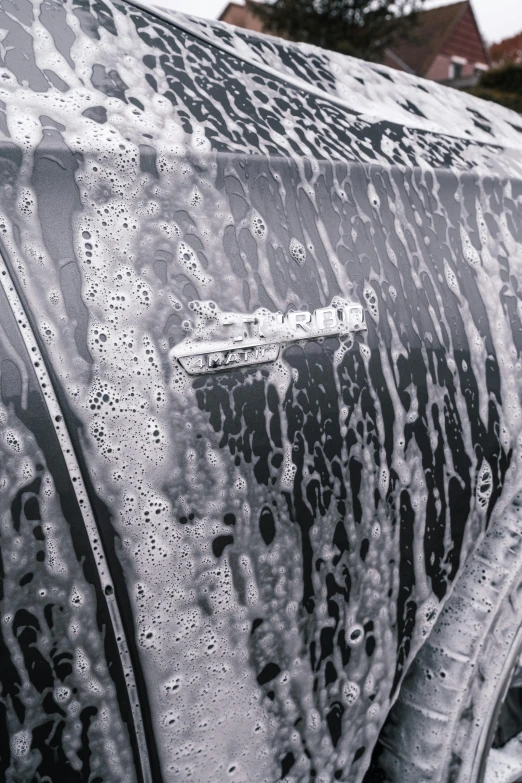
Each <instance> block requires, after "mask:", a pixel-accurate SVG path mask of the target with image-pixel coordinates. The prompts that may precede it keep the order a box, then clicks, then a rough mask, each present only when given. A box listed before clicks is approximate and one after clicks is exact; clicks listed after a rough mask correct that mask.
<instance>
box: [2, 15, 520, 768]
mask: <svg viewBox="0 0 522 783" xmlns="http://www.w3.org/2000/svg"><path fill="white" fill-rule="evenodd" d="M1 9H2V10H1V12H0V29H2V30H3V32H4V34H3V39H2V46H3V49H2V52H1V56H2V63H1V64H0V101H1V103H0V107H1V111H0V133H1V136H2V139H1V143H0V169H1V179H0V212H1V215H0V231H1V242H2V247H1V254H2V259H3V261H2V268H1V269H0V282H1V285H2V288H1V294H0V296H1V297H2V303H1V307H0V311H1V329H0V393H1V401H2V406H1V409H0V428H1V431H0V448H1V452H2V461H1V471H2V472H1V475H0V492H1V493H2V506H1V507H2V510H3V511H2V528H1V542H0V543H1V556H2V561H1V569H2V570H1V575H2V580H1V581H0V590H1V592H0V601H1V607H2V610H1V611H2V623H1V626H0V645H1V648H0V660H1V665H2V676H1V695H0V732H1V734H2V737H1V738H0V747H1V748H2V750H1V752H0V778H2V779H5V780H6V781H19V780H22V781H25V780H28V781H32V780H44V779H45V776H46V775H47V776H48V777H49V778H50V779H52V780H55V779H56V780H62V779H63V780H67V781H69V780H70V781H75V780H78V781H84V780H85V781H88V780H96V781H107V783H109V782H110V783H113V781H131V780H132V781H134V780H136V781H147V780H152V781H155V782H156V781H158V783H159V782H160V781H162V780H163V781H169V782H170V781H172V782H173V783H174V782H178V781H183V783H185V782H186V781H190V780H194V781H207V782H208V783H211V782H213V781H216V782H219V783H222V781H225V780H231V781H252V783H254V781H255V782H256V783H257V781H270V782H272V781H276V780H280V779H285V780H288V781H295V782H296V783H297V781H299V783H304V782H305V781H309V780H313V779H317V780H321V781H333V780H346V781H359V780H361V779H362V777H363V776H364V773H365V771H366V768H367V766H368V764H369V761H370V757H371V754H372V750H373V747H374V745H375V742H376V740H377V737H378V735H379V732H380V730H381V727H382V725H383V723H384V721H385V719H386V716H387V714H388V710H389V707H390V704H391V701H392V699H393V698H394V696H395V695H396V693H397V691H398V689H399V686H400V683H401V678H402V677H403V675H404V673H405V671H406V668H407V665H408V664H409V663H410V662H411V660H412V659H413V657H414V655H415V653H416V652H417V650H418V649H419V647H420V646H421V645H422V643H423V641H424V640H425V639H426V637H427V636H428V634H429V631H430V629H431V628H432V626H433V624H434V623H435V621H436V618H437V616H438V613H439V611H440V609H441V607H442V605H443V603H444V601H445V600H446V599H447V597H448V595H449V592H450V590H451V587H452V584H453V583H454V582H455V580H456V579H457V578H458V576H459V574H460V573H461V570H462V567H463V565H464V562H465V560H466V557H467V555H468V554H469V553H470V551H471V550H472V548H473V546H474V544H475V542H476V541H477V540H478V538H479V536H480V534H481V533H482V532H483V531H484V530H485V529H486V527H487V525H488V523H489V520H490V519H491V518H492V515H494V513H495V510H496V509H497V508H501V507H502V506H503V505H505V504H506V503H508V502H509V498H511V497H512V496H513V495H514V494H516V492H518V491H519V490H520V486H519V485H520V477H519V476H517V469H518V463H519V460H520V448H521V444H522V440H521V434H522V433H521V424H522V422H521V416H520V403H519V400H518V392H517V389H518V388H519V386H520V381H521V365H520V351H521V349H522V323H521V307H520V299H521V293H520V291H519V288H518V286H519V283H518V280H519V279H520V275H521V270H520V264H521V261H520V253H519V245H520V241H521V238H522V213H521V208H520V207H521V197H522V187H521V185H520V180H521V178H520V174H521V172H520V169H521V163H520V148H521V140H522V135H521V134H522V120H521V121H520V124H517V119H516V115H514V114H513V113H511V112H509V111H507V110H504V109H501V108H499V107H495V110H494V112H493V111H492V112H490V113H489V112H487V108H486V104H484V103H482V102H480V101H478V100H476V99H473V98H471V97H470V96H466V95H463V94H458V93H454V92H453V91H449V90H446V89H444V88H440V87H438V86H436V85H429V88H428V86H427V83H426V82H423V81H422V80H417V79H415V78H412V77H410V76H406V75H404V74H398V73H395V72H392V71H388V70H386V69H384V68H382V67H380V66H373V65H370V64H365V63H361V62H359V61H355V60H351V59H349V58H345V57H341V56H339V55H333V54H330V53H327V52H324V51H322V50H319V49H314V48H312V47H304V46H299V45H292V44H288V43H284V42H281V41H278V40H277V39H268V38H264V37H262V36H256V35H254V34H246V33H240V32H238V31H235V32H234V31H233V30H231V29H230V28H227V27H226V26H223V25H219V24H217V23H216V24H211V23H206V22H201V21H198V20H195V19H190V18H185V17H172V19H171V20H170V21H169V20H168V19H165V18H160V17H159V16H157V15H154V14H152V13H149V12H147V11H145V10H143V9H141V8H139V7H137V6H134V5H131V4H130V3H121V2H114V3H110V2H102V0H95V1H93V2H89V0H81V2H76V1H75V0H74V1H73V2H67V3H62V2H58V0H56V1H55V0H44V1H43V2H42V3H32V2H29V0H16V2H12V3H11V2H8V0H3V2H2V3H1ZM303 81H304V82H305V83H303ZM306 82H313V89H312V88H310V89H307V85H306ZM336 298H337V299H336ZM337 300H339V301H341V300H342V301H343V302H344V301H346V302H348V303H353V304H358V305H360V306H362V308H363V309H364V313H365V323H366V329H365V330H363V331H360V332H356V333H350V334H347V335H343V336H342V337H341V338H338V337H336V336H329V337H325V338H320V339H310V340H307V341H303V342H299V343H288V344H286V345H283V347H282V350H281V353H280V355H279V356H278V358H277V359H275V360H274V361H272V362H267V363H266V364H260V365H259V366H254V367H249V366H244V367H237V368H228V367H225V368H222V371H220V372H217V373H214V374H212V375H198V376H196V377H192V376H190V375H189V374H188V373H187V372H186V371H185V369H184V368H183V366H182V365H181V364H180V362H179V361H178V358H177V355H176V348H177V347H179V345H180V344H182V343H183V342H184V341H186V340H187V339H189V340H190V339H192V337H193V336H194V335H196V336H197V335H198V330H199V331H201V330H204V328H205V323H206V321H207V320H212V319H214V320H216V318H218V316H219V314H220V313H237V314H243V315H246V314H250V313H254V312H256V311H258V310H263V311H266V312H269V313H276V312H280V313H282V314H286V313H288V312H290V311H303V312H310V313H312V312H313V311H316V310H318V309H320V308H328V307H329V306H330V305H331V303H332V302H335V301H337ZM209 312H210V313H211V315H210V316H209ZM218 320H219V318H218ZM60 775H61V776H62V777H60Z"/></svg>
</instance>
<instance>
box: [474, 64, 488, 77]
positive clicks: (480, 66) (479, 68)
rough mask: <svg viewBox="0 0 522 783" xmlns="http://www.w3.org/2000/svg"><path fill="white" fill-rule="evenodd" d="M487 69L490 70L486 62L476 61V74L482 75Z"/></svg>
mask: <svg viewBox="0 0 522 783" xmlns="http://www.w3.org/2000/svg"><path fill="white" fill-rule="evenodd" d="M485 71H489V67H488V66H487V65H486V64H485V63H475V76H482V74H483V73H484V72H485Z"/></svg>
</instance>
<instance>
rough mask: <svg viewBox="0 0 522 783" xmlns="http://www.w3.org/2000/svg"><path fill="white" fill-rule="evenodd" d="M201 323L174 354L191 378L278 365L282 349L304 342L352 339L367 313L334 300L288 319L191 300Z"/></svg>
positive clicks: (353, 305)
mask: <svg viewBox="0 0 522 783" xmlns="http://www.w3.org/2000/svg"><path fill="white" fill-rule="evenodd" d="M191 308H192V310H193V311H194V313H195V316H196V323H195V325H194V326H192V327H191V324H189V322H186V323H185V328H187V330H191V333H190V336H187V337H186V338H185V339H184V340H183V341H182V342H181V343H178V345H176V346H175V348H174V349H173V350H172V355H173V356H174V357H175V358H176V359H177V360H178V361H179V363H180V364H181V366H182V367H183V369H184V370H186V371H187V372H188V373H189V374H190V375H199V374H202V373H209V372H223V371H224V370H229V369H232V368H234V367H247V366H250V365H255V364H265V363H267V362H274V361H275V360H276V359H277V358H278V356H279V351H280V349H281V346H282V345H284V344H286V343H291V342H297V341H300V340H312V339H317V338H320V337H334V336H342V335H348V334H349V333H351V332H361V331H364V330H365V329H366V322H365V319H364V310H363V308H362V307H361V305H359V304H352V303H350V302H346V301H345V300H343V299H340V298H338V297H335V298H334V300H333V301H332V304H331V305H330V306H329V307H320V308H319V309H317V310H314V311H313V312H311V313H310V312H308V311H306V310H299V311H290V312H289V313H287V314H286V315H283V314H282V313H272V312H271V311H270V310H266V309H264V308H260V309H259V310H256V311H255V313H252V314H251V315H243V314H241V313H223V312H220V311H219V310H218V308H217V307H216V305H215V304H214V302H191Z"/></svg>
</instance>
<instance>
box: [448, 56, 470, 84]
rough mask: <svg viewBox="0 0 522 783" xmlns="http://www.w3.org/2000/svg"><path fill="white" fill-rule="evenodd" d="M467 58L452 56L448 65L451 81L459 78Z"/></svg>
mask: <svg viewBox="0 0 522 783" xmlns="http://www.w3.org/2000/svg"><path fill="white" fill-rule="evenodd" d="M466 63H467V60H466V59H465V58H464V57H452V58H451V63H450V67H449V78H450V79H451V81H453V80H454V79H461V78H462V72H463V68H464V66H465V65H466Z"/></svg>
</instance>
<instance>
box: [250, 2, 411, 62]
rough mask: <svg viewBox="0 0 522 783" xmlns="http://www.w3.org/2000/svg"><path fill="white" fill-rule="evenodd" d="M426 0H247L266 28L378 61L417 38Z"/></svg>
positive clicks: (297, 39) (266, 29) (294, 39)
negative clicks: (266, 0) (388, 50)
mask: <svg viewBox="0 0 522 783" xmlns="http://www.w3.org/2000/svg"><path fill="white" fill-rule="evenodd" d="M424 2H425V0H274V1H273V2H269V3H263V2H256V1H255V0H246V3H247V6H248V8H249V9H250V11H251V12H252V13H253V14H254V15H255V16H257V17H258V18H259V19H260V20H261V22H262V23H263V27H264V30H265V32H269V33H274V34H276V35H280V36H282V37H283V38H288V39H289V40H291V41H304V42H305V43H311V44H316V45H317V46H322V47H324V48H325V49H331V50H333V51H337V52H341V53H342V54H350V55H353V56H354V57H360V58H362V59H364V60H373V61H380V60H382V59H383V56H384V53H385V51H386V48H387V47H388V46H392V45H393V44H394V43H395V44H396V43H397V42H399V41H401V40H404V39H406V38H413V39H415V24H416V21H417V19H416V16H417V12H418V11H419V10H421V8H422V7H423V6H424ZM415 43H417V41H416V40H415Z"/></svg>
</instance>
